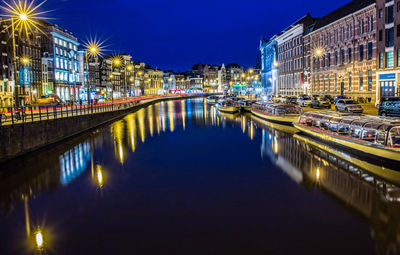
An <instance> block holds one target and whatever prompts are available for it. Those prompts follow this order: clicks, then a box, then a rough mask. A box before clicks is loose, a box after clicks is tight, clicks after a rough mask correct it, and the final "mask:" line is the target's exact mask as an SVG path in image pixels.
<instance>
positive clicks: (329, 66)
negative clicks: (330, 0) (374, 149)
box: [305, 0, 377, 102]
mask: <svg viewBox="0 0 400 255" xmlns="http://www.w3.org/2000/svg"><path fill="white" fill-rule="evenodd" d="M375 27H376V5H375V1H374V0H354V1H351V2H350V3H348V4H346V5H344V6H342V7H340V8H339V9H337V10H335V11H333V12H331V13H329V14H327V15H325V16H324V17H322V18H320V19H318V20H317V21H316V22H315V24H313V25H312V26H311V27H310V28H309V29H308V31H307V35H306V36H305V42H306V50H305V55H306V66H307V67H308V69H309V83H310V89H311V92H312V94H319V95H326V94H329V95H332V96H334V95H344V96H347V97H351V98H353V99H358V98H361V97H362V98H366V99H368V101H371V102H375V98H376V95H375V94H376V92H375V91H376V86H375V84H376V82H375V72H376V50H375V49H376V37H377V36H376V29H375Z"/></svg>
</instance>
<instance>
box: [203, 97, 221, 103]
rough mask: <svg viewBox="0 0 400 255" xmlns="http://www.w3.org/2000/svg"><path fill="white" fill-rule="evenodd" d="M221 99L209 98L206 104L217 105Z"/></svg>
mask: <svg viewBox="0 0 400 255" xmlns="http://www.w3.org/2000/svg"><path fill="white" fill-rule="evenodd" d="M220 98H221V97H220V96H209V97H207V99H206V102H207V104H216V103H217V101H218V100H219V99H220Z"/></svg>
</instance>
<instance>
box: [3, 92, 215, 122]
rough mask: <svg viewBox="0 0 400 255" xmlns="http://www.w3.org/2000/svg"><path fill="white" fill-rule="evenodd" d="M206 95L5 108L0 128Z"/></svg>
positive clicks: (146, 97) (176, 95)
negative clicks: (163, 100)
mask: <svg viewBox="0 0 400 255" xmlns="http://www.w3.org/2000/svg"><path fill="white" fill-rule="evenodd" d="M197 95H198V96H201V95H208V94H207V93H192V94H189V93H188V94H171V95H163V96H144V97H132V98H127V99H120V100H114V101H107V102H103V103H97V104H82V105H79V104H76V105H43V106H40V105H37V106H26V107H20V108H13V107H10V108H6V112H7V113H5V114H3V115H2V118H1V122H0V126H6V125H15V124H23V123H29V122H35V121H44V120H54V119H62V118H69V117H75V116H82V115H91V114H98V113H104V112H111V111H120V110H125V109H128V108H131V107H134V106H138V105H140V104H146V103H149V102H151V101H154V100H159V99H174V98H176V99H178V98H186V97H190V96H197Z"/></svg>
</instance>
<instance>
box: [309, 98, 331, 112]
mask: <svg viewBox="0 0 400 255" xmlns="http://www.w3.org/2000/svg"><path fill="white" fill-rule="evenodd" d="M311 108H327V109H331V102H330V101H329V99H328V98H326V97H313V99H312V100H311Z"/></svg>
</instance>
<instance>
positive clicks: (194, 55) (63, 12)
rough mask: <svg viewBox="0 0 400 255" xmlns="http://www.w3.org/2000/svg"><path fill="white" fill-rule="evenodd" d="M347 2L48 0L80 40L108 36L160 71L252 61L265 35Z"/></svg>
mask: <svg viewBox="0 0 400 255" xmlns="http://www.w3.org/2000/svg"><path fill="white" fill-rule="evenodd" d="M349 1H350V0H335V1H320V0H286V1H269V0H247V1H239V0H224V1H222V0H198V1H192V0H151V1H148V0H142V1H138V0H48V2H47V3H46V4H45V7H44V8H43V9H53V10H54V11H53V12H52V13H50V14H48V16H50V17H51V18H54V19H53V20H50V21H51V22H53V23H56V24H58V25H59V26H62V27H63V28H66V29H68V30H69V31H72V32H73V33H74V34H75V35H76V36H77V37H78V38H80V39H85V38H86V37H88V36H89V35H90V34H91V35H99V36H101V37H102V38H108V37H110V38H109V39H108V41H107V45H108V49H109V50H113V51H115V52H117V53H122V52H128V53H130V54H131V55H133V56H134V59H135V60H140V61H144V62H146V63H149V64H150V65H152V66H154V67H159V68H162V69H174V70H186V69H190V67H191V66H192V64H194V63H197V62H206V63H210V64H221V63H228V62H237V63H239V64H241V65H243V66H245V67H248V66H252V65H254V64H255V62H256V54H257V48H258V44H259V39H260V37H261V36H264V37H269V36H271V35H273V34H275V33H277V32H279V31H280V30H282V29H284V28H286V27H287V26H289V25H290V24H291V23H292V22H294V21H296V20H297V19H299V18H300V17H302V16H303V15H305V14H306V13H307V12H310V13H311V15H313V17H319V16H322V15H324V14H327V13H328V12H330V11H332V10H334V9H336V8H338V7H340V6H341V5H343V4H345V3H347V2H349Z"/></svg>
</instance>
